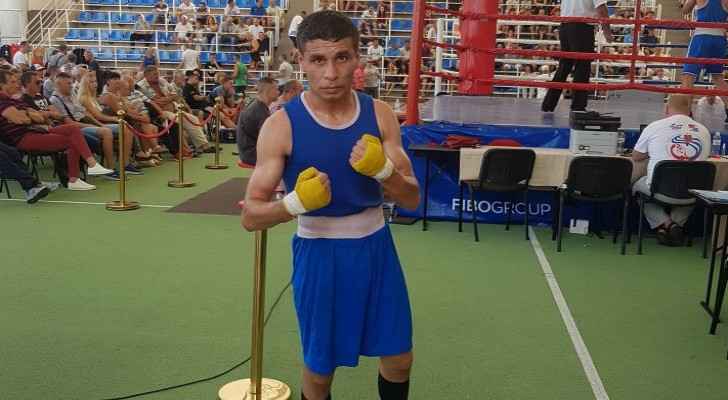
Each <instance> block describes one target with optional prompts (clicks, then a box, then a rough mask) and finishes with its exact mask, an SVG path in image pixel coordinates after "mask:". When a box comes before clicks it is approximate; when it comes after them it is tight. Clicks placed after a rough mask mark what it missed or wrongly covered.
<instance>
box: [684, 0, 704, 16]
mask: <svg viewBox="0 0 728 400" xmlns="http://www.w3.org/2000/svg"><path fill="white" fill-rule="evenodd" d="M697 2H698V0H685V1H684V2H683V3H682V13H683V14H690V13H691V12H693V8H695V6H696V3H697ZM700 4H703V3H702V2H700Z"/></svg>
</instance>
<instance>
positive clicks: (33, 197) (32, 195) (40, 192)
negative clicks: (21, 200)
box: [25, 185, 51, 204]
mask: <svg viewBox="0 0 728 400" xmlns="http://www.w3.org/2000/svg"><path fill="white" fill-rule="evenodd" d="M50 192H51V190H50V189H48V187H46V186H44V185H40V186H36V187H34V188H32V189H30V190H28V191H27V192H25V200H26V201H27V202H28V204H35V203H36V202H38V200H40V199H42V198H44V197H46V196H48V193H50Z"/></svg>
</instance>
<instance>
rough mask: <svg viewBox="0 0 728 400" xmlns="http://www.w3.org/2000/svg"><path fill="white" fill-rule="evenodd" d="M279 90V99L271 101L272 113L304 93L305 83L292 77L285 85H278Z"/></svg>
mask: <svg viewBox="0 0 728 400" xmlns="http://www.w3.org/2000/svg"><path fill="white" fill-rule="evenodd" d="M278 92H279V93H280V95H279V96H278V99H276V101H274V102H273V103H271V105H270V107H269V109H270V113H271V114H273V113H274V112H276V111H278V110H280V109H281V108H283V106H284V105H285V104H286V103H288V102H289V101H291V100H292V99H293V98H294V97H296V96H298V95H300V94H301V93H303V85H302V84H301V82H299V81H297V80H295V79H292V80H290V81H288V82H286V83H284V84H283V85H280V86H279V87H278Z"/></svg>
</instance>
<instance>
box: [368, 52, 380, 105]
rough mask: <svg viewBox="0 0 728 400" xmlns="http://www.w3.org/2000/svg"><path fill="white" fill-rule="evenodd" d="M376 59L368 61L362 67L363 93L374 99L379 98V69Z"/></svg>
mask: <svg viewBox="0 0 728 400" xmlns="http://www.w3.org/2000/svg"><path fill="white" fill-rule="evenodd" d="M378 62H379V60H378V59H372V60H370V61H369V62H368V63H367V65H366V67H364V92H365V93H366V94H368V95H369V96H372V97H374V98H375V99H376V98H378V97H379V80H380V74H379V68H378V67H377V63H378Z"/></svg>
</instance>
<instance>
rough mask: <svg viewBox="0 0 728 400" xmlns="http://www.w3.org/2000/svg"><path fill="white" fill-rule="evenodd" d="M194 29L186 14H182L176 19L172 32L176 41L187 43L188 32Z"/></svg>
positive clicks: (188, 38)
mask: <svg viewBox="0 0 728 400" xmlns="http://www.w3.org/2000/svg"><path fill="white" fill-rule="evenodd" d="M193 30H194V27H193V26H192V24H191V23H190V21H189V20H188V18H187V16H186V15H182V16H180V17H179V20H178V21H177V25H176V26H175V27H174V32H175V34H176V35H177V42H178V43H189V42H190V40H191V38H190V32H192V31H193Z"/></svg>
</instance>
